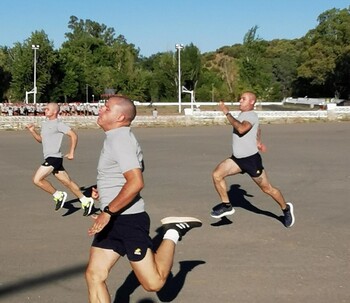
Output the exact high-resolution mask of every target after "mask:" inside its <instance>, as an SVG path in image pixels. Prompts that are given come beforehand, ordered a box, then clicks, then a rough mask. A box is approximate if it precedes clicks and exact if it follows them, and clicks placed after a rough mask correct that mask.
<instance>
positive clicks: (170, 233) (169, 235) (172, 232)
mask: <svg viewBox="0 0 350 303" xmlns="http://www.w3.org/2000/svg"><path fill="white" fill-rule="evenodd" d="M179 238H180V235H179V233H178V232H177V230H176V229H168V230H167V231H166V232H165V234H164V236H163V239H168V240H171V241H173V242H174V243H175V244H177V241H179Z"/></svg>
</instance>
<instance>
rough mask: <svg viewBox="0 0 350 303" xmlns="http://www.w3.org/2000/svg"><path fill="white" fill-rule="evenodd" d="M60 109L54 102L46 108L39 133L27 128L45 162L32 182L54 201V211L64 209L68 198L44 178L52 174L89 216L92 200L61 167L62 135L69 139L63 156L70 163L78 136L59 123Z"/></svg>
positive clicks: (30, 127)
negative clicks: (40, 149) (40, 147)
mask: <svg viewBox="0 0 350 303" xmlns="http://www.w3.org/2000/svg"><path fill="white" fill-rule="evenodd" d="M58 114H59V106H58V104H57V103H48V104H47V106H46V107H45V116H46V118H47V120H45V121H44V122H43V123H42V125H41V132H40V134H39V133H37V132H36V130H35V126H34V124H30V125H28V126H27V129H28V130H29V131H30V133H31V134H32V136H33V137H34V139H35V140H36V141H38V142H39V143H41V144H42V147H43V154H44V159H45V161H44V163H43V164H42V165H41V166H40V167H39V168H38V170H37V171H36V173H35V175H34V177H33V182H34V184H35V185H36V186H38V187H40V188H41V189H43V190H44V191H46V192H48V193H49V194H51V195H52V196H53V200H54V202H55V210H59V209H60V208H62V207H63V205H64V203H65V202H66V199H67V193H66V192H65V191H59V190H57V189H56V188H55V187H54V186H53V185H52V184H51V182H49V181H48V180H47V179H46V178H47V177H48V176H49V175H50V174H51V173H53V175H54V176H55V177H56V178H57V179H58V180H59V181H60V182H61V183H62V184H63V185H64V186H66V187H67V188H68V189H69V190H70V191H71V192H72V193H73V194H74V195H75V196H76V197H77V198H78V199H79V200H80V202H81V207H82V209H83V210H84V213H83V215H84V216H88V215H89V214H90V213H91V211H92V207H93V204H94V200H93V199H92V198H90V197H86V196H85V195H84V194H83V193H82V192H81V191H80V188H79V186H78V185H77V184H76V183H75V182H74V181H73V180H72V179H71V178H70V176H69V175H68V173H67V172H66V170H65V169H64V167H63V155H62V152H61V144H62V139H63V136H64V135H67V136H68V137H69V138H70V143H71V144H70V149H69V152H68V154H67V155H65V157H66V158H67V159H69V160H73V159H74V151H75V148H76V146H77V140H78V137H77V135H76V133H75V132H74V131H73V130H72V129H71V128H70V127H69V126H68V125H66V124H65V123H63V122H62V121H61V120H59V119H58V118H57V117H58Z"/></svg>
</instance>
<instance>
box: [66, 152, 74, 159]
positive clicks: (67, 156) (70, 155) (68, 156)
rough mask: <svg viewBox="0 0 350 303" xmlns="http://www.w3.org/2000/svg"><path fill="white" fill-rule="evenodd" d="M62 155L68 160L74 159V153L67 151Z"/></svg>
mask: <svg viewBox="0 0 350 303" xmlns="http://www.w3.org/2000/svg"><path fill="white" fill-rule="evenodd" d="M64 157H65V158H67V159H68V160H73V159H74V153H68V154H66V155H65V156H64Z"/></svg>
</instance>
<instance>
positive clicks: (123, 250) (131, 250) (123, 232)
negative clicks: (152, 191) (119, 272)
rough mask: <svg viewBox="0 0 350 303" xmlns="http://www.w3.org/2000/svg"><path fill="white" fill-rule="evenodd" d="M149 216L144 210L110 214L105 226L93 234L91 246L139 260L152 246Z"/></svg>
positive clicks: (135, 260)
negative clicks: (134, 212)
mask: <svg viewBox="0 0 350 303" xmlns="http://www.w3.org/2000/svg"><path fill="white" fill-rule="evenodd" d="M150 223H151V222H150V218H149V216H148V214H147V213H146V212H142V213H138V214H131V215H117V216H112V217H111V219H110V221H109V223H108V224H107V225H106V226H105V228H104V229H103V230H102V231H101V232H99V233H98V234H96V235H95V238H94V240H93V242H92V246H93V247H99V248H103V249H112V250H113V251H115V252H116V253H117V254H119V255H121V256H123V257H124V256H125V255H127V257H128V259H129V261H133V262H137V261H141V260H142V259H143V258H144V257H145V255H146V252H147V249H148V248H151V249H152V248H153V244H152V239H151V238H150V236H149V229H150Z"/></svg>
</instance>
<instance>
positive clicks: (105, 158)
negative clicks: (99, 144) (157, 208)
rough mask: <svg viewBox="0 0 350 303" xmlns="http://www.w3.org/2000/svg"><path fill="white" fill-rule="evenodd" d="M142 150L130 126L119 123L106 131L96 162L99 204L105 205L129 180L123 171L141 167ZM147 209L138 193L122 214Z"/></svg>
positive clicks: (103, 206) (102, 206)
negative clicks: (119, 124) (116, 126)
mask: <svg viewBox="0 0 350 303" xmlns="http://www.w3.org/2000/svg"><path fill="white" fill-rule="evenodd" d="M142 159H143V155H142V150H141V147H140V145H139V143H138V142H137V140H136V138H135V136H134V134H133V133H132V131H131V129H130V127H120V128H115V129H112V130H109V131H107V132H106V138H105V141H104V143H103V148H102V150H101V154H100V159H99V162H98V166H97V172H98V174H97V189H98V193H99V197H100V204H101V205H100V207H101V209H103V208H105V207H106V206H107V205H108V204H109V203H110V202H111V201H112V200H113V199H114V198H115V197H116V196H117V195H118V194H119V192H120V191H121V189H122V187H123V186H124V184H125V182H126V180H125V178H124V175H123V173H125V172H127V171H129V170H131V169H134V168H140V169H142V168H143V167H142V165H143V164H142V163H143V162H142ZM144 210H145V207H144V201H143V199H142V198H141V197H140V196H138V197H136V199H134V201H133V202H132V203H131V204H130V206H129V207H127V208H126V209H125V210H124V211H123V212H122V213H121V214H122V215H126V214H136V213H140V212H143V211H144Z"/></svg>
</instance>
